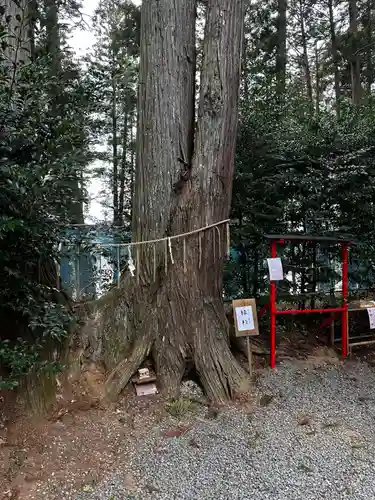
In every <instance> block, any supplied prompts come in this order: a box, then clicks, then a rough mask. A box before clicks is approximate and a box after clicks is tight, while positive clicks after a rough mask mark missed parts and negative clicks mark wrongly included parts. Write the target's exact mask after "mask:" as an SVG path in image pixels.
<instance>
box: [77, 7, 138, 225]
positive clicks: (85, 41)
mask: <svg viewBox="0 0 375 500" xmlns="http://www.w3.org/2000/svg"><path fill="white" fill-rule="evenodd" d="M133 3H135V4H136V5H140V4H141V3H142V0H133ZM82 4H83V9H82V15H83V19H84V21H85V23H86V24H87V26H86V27H85V28H84V29H82V28H77V29H76V30H75V32H74V33H73V35H72V37H71V39H70V45H71V47H72V48H73V49H74V51H75V52H76V54H77V56H78V57H82V56H84V55H85V54H86V53H87V51H88V50H89V49H90V48H91V47H92V46H93V44H94V43H95V37H94V35H93V33H91V32H90V26H91V18H92V15H93V14H94V11H95V9H96V7H97V6H98V4H99V0H83V2H82ZM102 189H103V183H102V181H101V180H100V179H92V180H91V182H90V184H89V186H88V194H89V197H90V204H89V213H88V217H86V221H85V222H88V223H90V222H92V221H93V220H95V221H97V220H99V221H101V220H104V218H105V217H104V211H103V206H102V205H101V203H100V200H99V199H98V198H99V196H98V195H99V192H100V191H101V190H102Z"/></svg>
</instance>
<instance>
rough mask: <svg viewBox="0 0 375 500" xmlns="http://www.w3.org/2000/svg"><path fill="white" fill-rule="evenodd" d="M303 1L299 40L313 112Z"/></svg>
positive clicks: (301, 4)
mask: <svg viewBox="0 0 375 500" xmlns="http://www.w3.org/2000/svg"><path fill="white" fill-rule="evenodd" d="M303 1H304V0H300V3H299V6H300V11H299V17H300V29H301V40H302V51H303V59H302V61H303V69H304V72H305V81H306V90H307V98H308V100H309V102H310V104H311V110H313V88H312V80H311V70H310V61H309V53H308V50H307V35H306V28H305V9H304V3H303Z"/></svg>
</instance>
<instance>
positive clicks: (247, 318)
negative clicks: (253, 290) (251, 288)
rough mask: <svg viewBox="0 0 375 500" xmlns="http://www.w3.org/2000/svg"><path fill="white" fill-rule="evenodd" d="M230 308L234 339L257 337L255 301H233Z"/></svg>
mask: <svg viewBox="0 0 375 500" xmlns="http://www.w3.org/2000/svg"><path fill="white" fill-rule="evenodd" d="M232 306H233V318H234V328H235V330H236V337H248V336H256V335H259V327H258V316H257V306H256V302H255V299H242V300H233V301H232Z"/></svg>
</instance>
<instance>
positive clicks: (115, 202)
mask: <svg viewBox="0 0 375 500" xmlns="http://www.w3.org/2000/svg"><path fill="white" fill-rule="evenodd" d="M114 64H115V63H114ZM114 72H115V69H114V65H113V68H112V80H111V85H112V88H111V93H112V112H111V115H112V202H113V224H114V225H115V226H120V225H121V222H120V220H119V201H118V200H119V199H118V188H119V185H118V181H119V176H118V147H117V86H116V77H115V74H114Z"/></svg>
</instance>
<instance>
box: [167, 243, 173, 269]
mask: <svg viewBox="0 0 375 500" xmlns="http://www.w3.org/2000/svg"><path fill="white" fill-rule="evenodd" d="M168 248H169V255H170V257H171V262H172V264H174V260H173V254H172V241H171V239H170V238H168Z"/></svg>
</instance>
